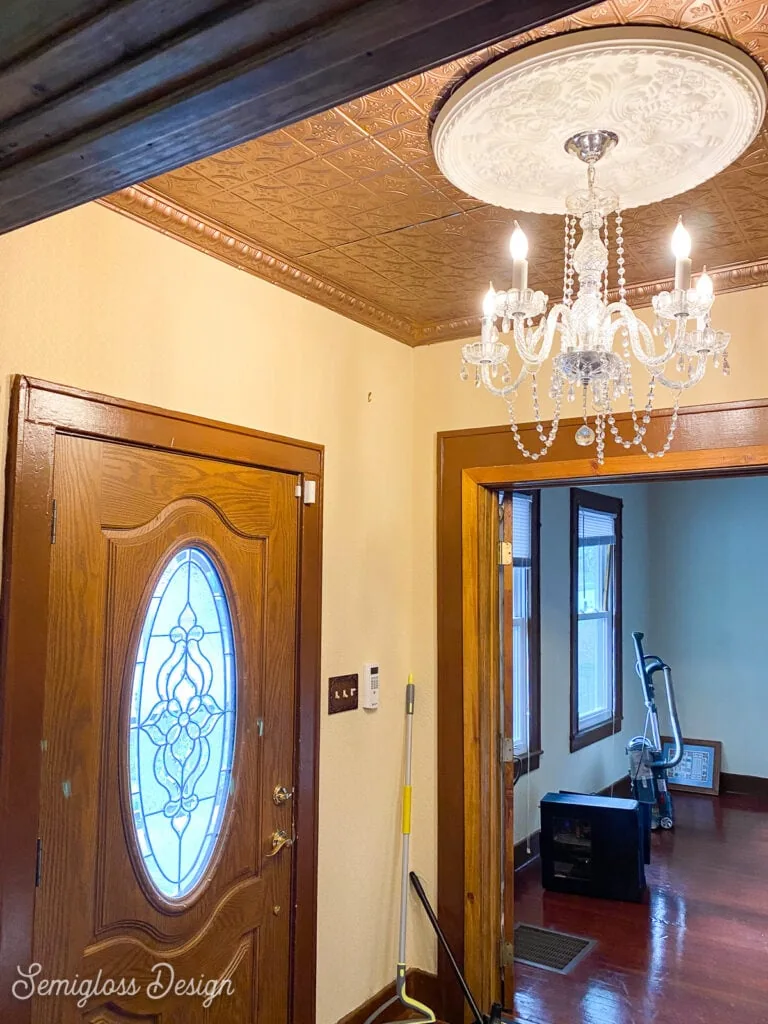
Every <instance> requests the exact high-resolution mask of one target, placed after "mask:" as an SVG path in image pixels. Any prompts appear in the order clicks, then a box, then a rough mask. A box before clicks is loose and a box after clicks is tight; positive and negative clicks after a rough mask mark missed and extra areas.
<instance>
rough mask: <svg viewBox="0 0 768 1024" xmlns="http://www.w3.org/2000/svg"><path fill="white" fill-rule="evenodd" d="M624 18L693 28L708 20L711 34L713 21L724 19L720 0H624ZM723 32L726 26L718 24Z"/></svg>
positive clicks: (629, 20) (622, 3)
mask: <svg viewBox="0 0 768 1024" xmlns="http://www.w3.org/2000/svg"><path fill="white" fill-rule="evenodd" d="M619 6H620V8H621V11H622V15H623V18H624V19H625V20H626V21H627V22H629V23H632V24H646V25H654V24H657V25H671V26H673V27H675V28H686V27H687V28H692V27H693V26H694V25H697V24H698V23H700V22H707V32H709V33H710V35H716V34H718V33H715V32H710V28H711V26H712V22H713V21H716V22H720V21H721V20H722V15H721V10H720V7H719V6H718V0H684V2H683V3H670V0H623V2H621V3H620V5H619ZM718 28H719V29H720V31H721V32H723V33H724V32H725V29H724V26H722V25H718Z"/></svg>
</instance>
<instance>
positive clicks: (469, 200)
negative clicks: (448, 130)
mask: <svg viewBox="0 0 768 1024" xmlns="http://www.w3.org/2000/svg"><path fill="white" fill-rule="evenodd" d="M411 170H412V171H414V172H415V173H416V174H418V175H419V176H420V177H421V178H423V179H424V180H425V181H427V182H429V184H430V185H431V186H432V187H433V188H436V189H438V190H439V191H440V192H442V194H443V195H444V196H445V197H446V199H450V200H451V201H452V202H454V203H455V204H456V205H457V206H459V207H461V209H462V210H474V209H476V208H477V207H479V206H484V205H485V204H484V203H482V202H481V201H480V200H479V199H475V197H474V196H468V195H467V193H466V192H462V191H461V189H459V188H456V186H455V185H452V184H451V183H450V181H448V179H447V178H446V177H445V176H444V175H443V174H442V172H441V171H440V168H439V167H438V166H437V164H436V163H435V160H434V157H433V156H432V155H431V154H430V155H429V156H428V157H427V158H426V159H425V160H420V161H419V162H418V163H414V164H411Z"/></svg>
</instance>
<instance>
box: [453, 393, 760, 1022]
mask: <svg viewBox="0 0 768 1024" xmlns="http://www.w3.org/2000/svg"><path fill="white" fill-rule="evenodd" d="M628 418H629V417H628V416H617V422H618V423H619V426H620V428H621V429H622V433H624V434H625V435H627V434H630V433H631V431H630V430H629V428H628V427H627V421H628ZM578 422H579V421H577V420H573V421H564V422H563V423H561V427H560V431H559V433H558V437H557V441H556V442H555V444H554V446H553V447H552V450H551V452H550V454H549V455H548V457H547V458H546V459H545V460H543V461H542V462H530V461H527V460H525V461H524V460H523V459H522V457H521V456H520V454H519V452H518V450H517V447H516V445H515V442H514V439H513V438H512V435H511V432H510V431H509V429H508V427H505V426H497V427H487V428H481V429H479V430H461V431H448V432H445V433H441V434H439V435H438V438H437V465H438V489H437V593H438V594H439V600H438V602H437V608H438V617H437V660H438V681H437V687H438V689H437V692H438V705H437V706H438V853H437V857H438V913H439V917H440V921H441V923H442V925H443V928H444V929H445V931H446V933H447V935H448V938H449V940H450V942H451V944H452V945H453V948H454V950H455V952H456V954H457V957H458V960H459V962H460V963H462V964H463V966H464V970H465V972H466V975H467V978H468V980H469V982H470V985H471V986H472V988H473V989H474V991H475V994H476V996H477V998H478V1001H479V1002H480V1005H481V1006H489V1005H490V1003H491V1002H492V1001H493V1000H494V999H496V998H499V995H500V991H501V966H500V957H499V947H500V939H501V935H502V921H501V907H500V902H501V896H500V893H501V890H500V882H501V878H502V871H503V864H502V854H501V851H502V834H501V815H500V799H501V797H500V791H499V785H500V773H499V751H498V743H499V732H500V724H499V700H498V693H499V690H498V685H499V678H498V638H497V636H496V634H497V633H498V630H497V629H495V628H491V629H489V623H495V622H497V621H498V569H497V566H496V565H495V557H494V556H495V549H496V541H497V540H498V518H497V501H496V500H495V492H496V491H498V490H499V489H500V488H509V487H514V486H527V487H529V488H530V487H545V486H553V485H557V484H563V483H566V484H588V483H594V482H595V481H596V480H600V481H605V480H616V479H620V480H622V481H623V482H631V481H641V480H648V479H659V478H664V477H666V478H677V479H681V478H687V477H693V476H726V475H730V476H735V475H748V474H754V473H759V472H761V471H762V472H766V471H768V400H760V401H750V402H741V403H737V404H731V405H712V406H701V407H696V408H690V409H683V410H681V412H680V418H679V423H678V428H677V434H676V437H675V443H674V446H673V448H672V450H671V451H670V452H669V454H668V455H666V456H665V457H664V458H663V459H654V460H651V459H648V457H647V456H646V455H643V454H639V455H638V454H630V455H627V454H620V455H616V456H609V458H608V459H607V461H606V464H605V465H604V466H602V467H600V466H598V465H597V464H596V462H594V461H593V460H591V459H588V458H585V457H584V449H583V448H579V447H578V446H577V445H576V444H575V442H574V440H573V435H574V431H575V429H576V427H577V426H578ZM668 425H669V414H668V413H666V412H663V411H662V412H659V413H656V414H654V416H653V419H652V422H651V425H650V427H649V432H648V440H647V443H648V446H649V447H650V448H651V449H652V450H653V448H654V447H655V448H659V447H661V445H662V444H663V443H664V438H665V435H666V431H667V429H668ZM521 434H522V438H523V441H524V443H525V444H526V445H527V446H528V447H529V448H530V449H532V450H537V442H538V437H537V434H536V432H535V429H534V428H533V426H532V425H529V426H527V427H524V428H521ZM612 447H614V450H615V446H612ZM619 450H620V451H621V452H622V453H623V452H624V449H619ZM609 452H610V449H609ZM509 856H510V857H511V856H512V854H511V852H510V854H509ZM508 905H509V903H508ZM509 928H510V922H509V921H507V922H506V924H505V931H508V930H509ZM507 937H508V938H509V934H507ZM439 975H440V980H441V990H442V991H443V992H444V998H445V1005H444V1006H443V1008H442V1009H443V1015H444V1016H445V1017H446V1019H449V1020H461V1019H462V1013H463V1006H462V999H461V993H460V992H459V990H458V988H457V986H456V985H455V983H454V982H453V979H452V976H451V973H450V970H449V968H448V964H447V962H446V961H445V959H444V958H442V957H441V959H440V961H439Z"/></svg>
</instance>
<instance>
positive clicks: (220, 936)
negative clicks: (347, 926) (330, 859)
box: [2, 380, 322, 1024]
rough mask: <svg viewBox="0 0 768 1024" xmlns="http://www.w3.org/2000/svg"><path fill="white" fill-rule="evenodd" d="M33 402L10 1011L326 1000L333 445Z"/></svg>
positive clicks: (10, 521) (10, 651)
mask: <svg viewBox="0 0 768 1024" xmlns="http://www.w3.org/2000/svg"><path fill="white" fill-rule="evenodd" d="M14 399H15V402H14V406H15V407H14V414H15V415H13V421H14V422H13V423H12V429H13V427H15V430H16V436H15V446H14V447H12V449H11V453H10V463H9V480H10V482H11V484H12V488H11V492H10V494H9V503H8V518H7V526H6V549H5V558H6V563H5V564H6V588H5V612H6V617H5V627H6V628H5V643H6V647H5V652H6V664H5V676H4V679H5V685H4V691H3V766H2V767H3V798H4V800H3V807H2V814H3V828H2V833H3V836H4V855H5V856H4V864H6V865H8V867H9V870H7V871H5V872H4V875H3V893H2V895H3V903H2V906H3V947H2V969H3V977H4V979H7V984H4V985H3V987H2V991H3V997H2V998H3V999H4V1000H7V1005H4V1006H3V1019H4V1020H6V1019H7V1020H9V1021H14V1022H16V1021H19V1022H21V1021H25V1022H26V1021H38V1020H47V1019H49V1018H50V1016H51V1014H52V1013H54V1014H55V1016H56V1019H57V1020H61V1021H71V1022H72V1024H74V1022H76V1021H77V1022H78V1024H79V1022H80V1021H82V1020H83V1019H87V1020H89V1021H100V1022H101V1021H112V1020H119V1019H124V1018H125V1017H126V1016H130V1017H131V1019H141V1020H148V1021H151V1020H155V1019H159V1017H158V1015H161V1016H165V1015H168V1014H170V1015H171V1016H175V1015H178V1016H182V1015H183V1017H184V1019H185V1020H190V1021H198V1020H199V1021H201V1022H202V1021H206V1022H207V1021H219V1020H220V1021H227V1022H230V1021H237V1022H242V1024H252V1022H254V1021H256V1020H257V1019H259V1020H261V1019H268V1020H270V1021H275V1022H276V1024H277V1022H280V1024H283V1022H284V1024H291V1022H293V1021H299V1020H301V1021H302V1022H303V1021H304V1020H312V1019H313V1015H314V987H313V985H312V984H311V980H312V979H313V976H314V961H315V921H314V918H315V896H314V885H315V877H316V867H315V859H316V858H315V849H316V817H315V816H316V800H317V791H316V767H315V759H316V754H317V696H316V695H317V692H318V687H317V685H316V683H317V670H318V653H319V652H318V649H317V648H318V641H319V629H318V623H317V612H318V610H319V583H320V564H319V552H320V548H319V525H320V510H319V506H318V500H317V499H318V497H319V491H320V486H319V485H320V484H321V480H322V450H321V449H320V448H318V447H317V446H312V445H305V444H302V443H300V442H290V441H287V440H284V439H280V438H274V437H270V436H265V435H259V434H257V433H254V432H251V431H247V430H244V429H240V428H236V427H230V426H227V425H223V424H215V423H211V422H206V421H202V420H196V419H192V418H188V417H185V416H182V415H181V414H176V413H169V412H165V411H163V410H157V409H149V408H145V407H139V406H135V405H130V404H128V403H122V402H118V401H116V400H111V399H105V398H102V397H101V396H95V395H87V394H83V393H79V392H73V391H71V390H69V389H60V388H56V387H53V386H50V385H45V384H41V383H39V382H28V381H25V380H19V381H17V382H16V385H15V391H14ZM36 456H37V458H36ZM41 456H43V457H42V458H41ZM310 481H311V482H312V483H313V485H314V486H313V488H312V490H313V491H314V494H312V492H311V491H310V490H309V489H307V487H306V484H307V483H308V482H310ZM31 551H33V552H34V558H33V560H32V561H31V563H30V562H28V561H27V562H25V560H24V553H25V552H31ZM33 965H34V966H33ZM38 965H39V966H38ZM49 979H56V980H57V982H56V985H57V987H56V989H55V992H54V994H51V992H50V991H48V992H47V991H46V987H45V986H44V983H45V982H46V981H48V980H49ZM299 979H300V980H299ZM52 1002H55V1007H52V1006H51V1004H52Z"/></svg>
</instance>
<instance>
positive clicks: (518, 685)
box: [507, 491, 540, 756]
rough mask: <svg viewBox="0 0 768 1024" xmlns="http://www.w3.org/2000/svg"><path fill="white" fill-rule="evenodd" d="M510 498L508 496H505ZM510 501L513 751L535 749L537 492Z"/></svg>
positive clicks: (537, 741)
mask: <svg viewBox="0 0 768 1024" xmlns="http://www.w3.org/2000/svg"><path fill="white" fill-rule="evenodd" d="M507 500H509V497H508V498H507ZM511 500H512V737H513V741H514V749H515V753H516V754H517V755H518V756H520V755H525V754H528V753H531V752H534V751H535V752H538V749H539V746H540V739H539V707H538V703H539V680H538V665H539V652H538V586H539V581H538V572H539V564H538V527H539V524H538V515H539V514H538V494H537V493H536V492H527V491H526V492H521V491H515V492H513V493H512V495H511Z"/></svg>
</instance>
